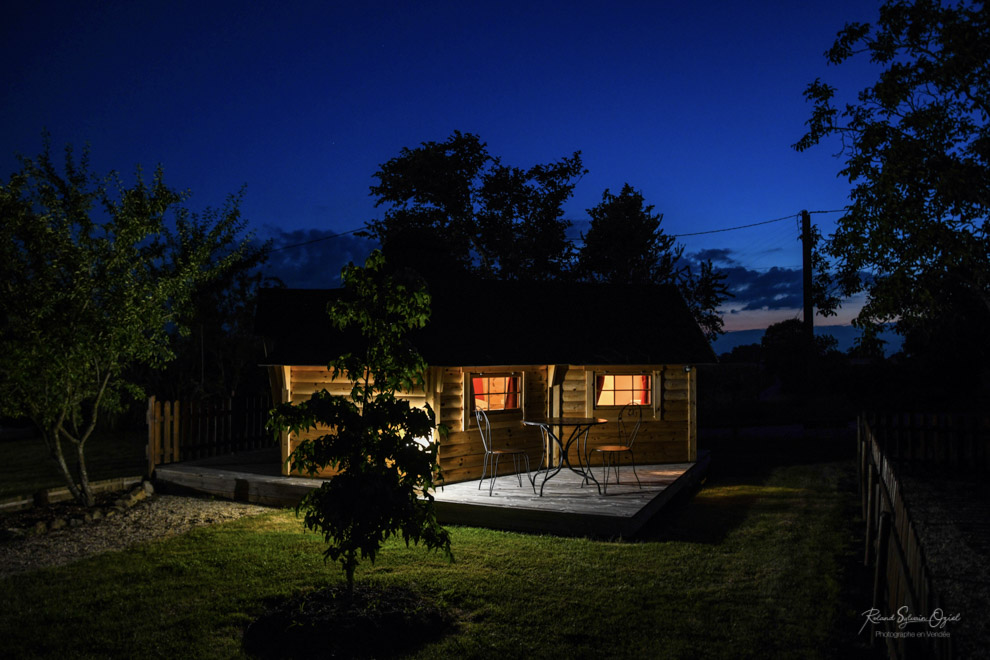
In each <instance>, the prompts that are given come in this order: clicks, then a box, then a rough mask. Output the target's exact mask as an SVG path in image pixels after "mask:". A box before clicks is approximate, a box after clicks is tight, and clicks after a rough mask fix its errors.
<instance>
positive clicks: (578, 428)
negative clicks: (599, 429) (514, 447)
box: [523, 417, 608, 497]
mask: <svg viewBox="0 0 990 660" xmlns="http://www.w3.org/2000/svg"><path fill="white" fill-rule="evenodd" d="M607 422H608V420H606V419H601V418H600V417H551V418H549V419H524V420H523V424H525V425H526V426H538V427H540V428H541V429H543V433H544V434H545V438H549V439H550V440H552V441H553V443H554V445H556V447H557V450H558V458H557V465H556V467H554V466H553V465H552V462H553V457H552V454H551V452H550V449H551V448H550V447H549V446H548V447H547V468H546V474H545V475H543V483H541V484H540V497H542V496H543V487H544V486H546V485H547V481H548V480H549V479H551V478H552V477H554V476H556V475H557V473H558V472H560V471H561V470H562V469H563V467H564V464H565V463H566V464H567V467H568V468H569V469H570V470H571V471H572V472H575V473H576V474H578V475H580V476H581V477H583V478H584V479H585V480H588V479H591V480H592V481H594V482H595V486H596V487H597V488H598V494H599V495H601V494H602V487H601V484H599V483H598V480H597V479H595V476H594V475H593V474H592V473H591V466H590V465H588V466H585V465H583V464H582V463H581V457H582V456H584V455H586V454H587V452H588V433H589V432H590V431H591V427H592V426H597V425H598V424H605V423H607ZM554 427H557V428H560V429H561V432H560V435H563V429H564V428H567V427H570V428H571V433H570V435H568V436H567V441H566V442H563V441H561V439H560V436H558V435H557V433H555V432H554ZM582 439H583V440H584V443H583V444H584V446H583V447H582V443H581V440H582ZM575 442H577V443H578V452H577V453H578V466H577V467H574V466H573V465H571V460H570V458H568V456H567V454H568V452H569V451H570V448H571V445H573V444H574V443H575ZM547 444H548V445H549V442H547ZM542 471H543V470H542V468H541V469H540V470H537V474H539V473H540V472H542Z"/></svg>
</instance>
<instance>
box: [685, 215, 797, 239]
mask: <svg viewBox="0 0 990 660" xmlns="http://www.w3.org/2000/svg"><path fill="white" fill-rule="evenodd" d="M794 217H797V214H796V213H795V214H791V215H785V216H784V217H783V218H774V219H773V220H764V221H763V222H754V223H752V224H749V225H739V226H738V227H726V228H724V229H710V230H708V231H695V232H691V233H689V234H671V237H673V238H681V237H682V236H701V235H702V234H719V233H721V232H724V231H735V230H737V229H748V228H749V227H759V226H760V225H769V224H770V223H773V222H781V221H782V220H790V219H791V218H794Z"/></svg>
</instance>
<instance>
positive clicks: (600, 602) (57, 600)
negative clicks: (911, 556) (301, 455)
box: [0, 461, 856, 658]
mask: <svg viewBox="0 0 990 660" xmlns="http://www.w3.org/2000/svg"><path fill="white" fill-rule="evenodd" d="M852 475H853V466H852V464H851V462H845V461H844V462H829V463H818V464H811V465H807V464H797V465H785V466H779V467H776V468H773V469H772V470H768V471H767V472H766V473H765V474H759V475H757V476H755V477H752V478H749V477H745V476H743V475H733V474H724V475H721V476H718V475H716V476H715V477H714V478H713V479H712V480H710V482H709V483H708V484H707V485H706V486H705V487H704V488H703V489H702V490H701V491H700V492H698V493H697V495H696V496H695V497H694V498H693V499H691V500H690V501H688V502H686V503H685V504H684V505H683V506H682V507H680V508H679V509H678V510H677V511H676V512H675V513H674V514H673V515H671V516H669V517H668V518H667V519H666V520H663V521H661V523H658V524H657V525H656V526H654V527H653V528H651V529H650V530H648V531H647V532H646V534H645V537H644V538H642V539H640V540H638V541H633V542H603V541H593V540H588V539H564V538H556V537H549V536H534V535H524V534H515V533H507V532H497V531H489V530H482V529H475V528H452V536H453V549H454V553H455V556H456V561H455V562H454V563H448V562H447V561H445V560H444V559H443V558H442V557H440V556H438V555H433V554H429V553H427V552H426V551H425V550H423V549H421V548H417V547H415V546H414V547H412V548H406V547H405V545H403V544H402V543H389V544H388V546H387V547H386V548H385V549H384V550H383V551H382V552H381V554H380V555H379V559H378V561H377V563H376V564H374V565H372V564H370V563H363V564H362V565H361V566H360V568H359V569H358V576H357V577H358V580H359V581H363V582H367V583H377V584H381V585H386V586H399V587H411V588H413V589H415V590H417V591H419V592H421V593H425V594H427V595H429V596H430V597H432V598H434V599H436V600H437V601H438V602H440V603H442V604H443V605H444V606H445V607H447V608H448V609H449V610H450V611H451V612H453V614H454V615H455V616H456V618H457V620H458V627H457V631H456V632H455V633H454V634H452V635H449V636H447V637H445V638H443V639H442V640H440V641H438V642H435V643H432V644H429V645H428V646H426V647H423V648H421V649H420V650H418V651H417V652H416V653H415V654H414V657H422V658H427V657H437V656H440V655H449V656H452V657H458V658H488V657H493V656H495V657H527V658H529V657H534V658H540V657H568V658H571V657H574V658H583V657H592V656H602V655H604V656H606V657H650V658H654V657H658V658H660V657H671V658H696V657H734V658H745V657H760V658H763V657H794V658H816V657H830V656H835V657H842V656H843V655H844V652H843V650H842V648H841V647H840V644H839V641H840V639H841V638H844V637H846V636H848V637H854V636H855V630H856V628H855V622H852V623H850V622H848V621H846V617H847V615H848V610H849V606H848V604H847V603H846V602H845V600H844V599H845V598H846V595H844V591H843V584H842V580H843V562H844V561H845V558H846V557H847V556H848V555H849V554H850V551H851V547H852V539H851V535H850V527H849V524H850V522H849V521H850V511H851V510H854V508H855V505H856V499H855V495H854V493H855V491H854V490H852V489H851V486H852ZM322 548H323V545H322V543H321V541H320V539H319V538H318V537H316V536H314V535H312V534H308V533H304V532H303V530H302V529H301V523H300V521H299V519H297V518H295V516H294V514H293V513H292V512H289V511H273V512H272V513H270V514H265V515H263V516H260V517H255V518H246V519H241V520H238V521H235V522H232V523H228V524H223V525H217V526H213V527H208V528H199V529H197V530H194V531H192V532H190V533H188V534H184V535H182V536H178V537H173V538H170V539H166V540H162V541H158V542H153V543H149V544H144V545H141V546H137V547H134V548H131V549H129V550H126V551H123V552H115V553H108V554H104V555H100V556H96V557H92V558H90V559H87V560H84V561H81V562H78V563H75V564H72V565H69V566H64V567H60V568H56V569H46V570H42V571H38V572H35V573H30V574H23V575H17V576H13V577H11V578H8V579H7V580H5V581H3V582H0V611H2V612H3V613H4V614H3V617H2V619H0V639H3V640H4V651H3V654H7V655H9V656H11V657H18V658H29V657H59V656H62V657H73V658H76V657H107V656H114V657H116V656H121V657H183V658H196V657H201V658H214V657H216V658H230V657H239V656H241V655H243V651H242V648H241V640H242V637H243V632H244V629H245V627H246V626H247V624H248V623H249V622H251V621H252V620H253V619H254V618H256V617H257V616H258V615H259V614H261V613H262V612H263V611H264V609H265V606H266V603H271V602H272V599H276V598H278V597H281V596H287V595H290V594H293V593H297V592H299V591H302V590H307V589H314V588H318V587H322V586H326V585H328V584H331V583H335V582H338V581H339V580H340V579H341V577H340V572H339V571H338V570H336V568H335V567H334V566H332V565H331V566H325V565H324V564H323V560H322V557H321V554H320V553H321V550H322ZM847 623H850V625H849V626H847V625H846V624H847ZM848 627H851V630H846V628H848ZM332 634H333V631H332V630H328V631H327V635H332ZM385 634H387V632H386V633H385Z"/></svg>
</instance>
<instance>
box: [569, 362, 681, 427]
mask: <svg viewBox="0 0 990 660" xmlns="http://www.w3.org/2000/svg"><path fill="white" fill-rule="evenodd" d="M585 376H586V380H585V394H586V396H585V404H586V410H587V415H588V416H594V415H595V414H596V413H595V411H596V410H600V411H602V412H603V413H604V412H606V411H619V410H621V409H622V407H623V405H624V404H623V405H615V404H612V405H607V404H603V405H598V397H597V396H596V394H597V383H598V376H646V377H648V378H649V379H650V385H649V392H650V403H646V404H639V405H638V407H639V408H641V409H643V410H646V411H649V414H650V416H651V417H653V418H654V419H660V411H661V410H662V407H661V406H662V404H661V397H662V396H663V390H662V383H661V378H662V369H643V368H639V369H601V368H595V367H589V368H588V369H587V371H586V372H585ZM606 416H607V415H606Z"/></svg>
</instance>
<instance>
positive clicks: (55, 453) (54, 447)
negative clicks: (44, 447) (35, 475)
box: [45, 429, 92, 506]
mask: <svg viewBox="0 0 990 660" xmlns="http://www.w3.org/2000/svg"><path fill="white" fill-rule="evenodd" d="M45 433H50V437H51V441H50V442H49V449H50V450H51V452H52V460H54V461H55V464H56V465H58V468H59V470H60V471H61V472H62V478H63V479H65V485H66V486H68V488H69V492H70V493H71V494H72V497H73V498H74V499H75V500H76V501H77V502H79V503H80V504H82V505H84V506H91V505H89V504H86V498H85V494H84V493H83V491H81V490H79V487H78V486H76V481H75V479H73V478H72V472H71V471H70V470H69V466H68V465H67V464H66V462H65V454H63V453H62V441H61V439H59V431H58V429H56V430H55V431H54V432H51V431H45ZM90 497H92V493H90Z"/></svg>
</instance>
